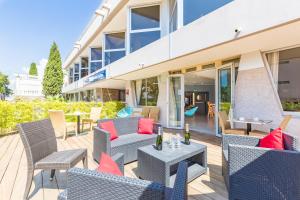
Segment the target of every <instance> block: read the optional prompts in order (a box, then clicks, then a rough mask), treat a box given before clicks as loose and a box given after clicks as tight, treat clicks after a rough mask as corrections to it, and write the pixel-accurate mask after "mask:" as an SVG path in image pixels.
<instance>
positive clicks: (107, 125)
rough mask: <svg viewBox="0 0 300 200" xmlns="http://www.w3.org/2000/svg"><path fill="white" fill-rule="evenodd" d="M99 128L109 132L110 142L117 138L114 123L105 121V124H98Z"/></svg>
mask: <svg viewBox="0 0 300 200" xmlns="http://www.w3.org/2000/svg"><path fill="white" fill-rule="evenodd" d="M99 128H101V129H103V130H105V131H107V132H109V134H110V141H112V140H114V139H117V138H118V133H117V130H116V128H115V125H114V122H113V121H106V122H101V123H100V124H99Z"/></svg>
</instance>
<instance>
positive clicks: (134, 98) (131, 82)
mask: <svg viewBox="0 0 300 200" xmlns="http://www.w3.org/2000/svg"><path fill="white" fill-rule="evenodd" d="M130 91H131V98H132V103H133V106H134V107H137V105H138V104H137V101H136V89H135V81H130Z"/></svg>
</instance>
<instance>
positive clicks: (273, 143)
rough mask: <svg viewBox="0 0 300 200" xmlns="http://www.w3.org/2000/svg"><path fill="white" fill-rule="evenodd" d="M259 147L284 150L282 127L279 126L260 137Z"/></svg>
mask: <svg viewBox="0 0 300 200" xmlns="http://www.w3.org/2000/svg"><path fill="white" fill-rule="evenodd" d="M259 147H264V148H271V149H278V150H284V144H283V136H282V130H281V128H277V129H275V130H274V131H272V132H271V133H269V134H268V135H267V136H265V137H264V138H262V139H260V142H259Z"/></svg>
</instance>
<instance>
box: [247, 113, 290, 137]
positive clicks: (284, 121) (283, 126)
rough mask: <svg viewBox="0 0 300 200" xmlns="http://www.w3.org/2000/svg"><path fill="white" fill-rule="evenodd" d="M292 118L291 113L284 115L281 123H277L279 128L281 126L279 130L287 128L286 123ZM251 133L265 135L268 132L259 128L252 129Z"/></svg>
mask: <svg viewBox="0 0 300 200" xmlns="http://www.w3.org/2000/svg"><path fill="white" fill-rule="evenodd" d="M291 119H292V116H291V115H286V116H285V117H284V118H283V120H282V121H281V123H280V124H279V128H281V130H283V131H285V130H286V128H287V125H288V123H289V122H290V120H291ZM250 134H251V135H257V134H258V135H266V134H268V133H267V132H263V131H259V130H253V131H251V132H250Z"/></svg>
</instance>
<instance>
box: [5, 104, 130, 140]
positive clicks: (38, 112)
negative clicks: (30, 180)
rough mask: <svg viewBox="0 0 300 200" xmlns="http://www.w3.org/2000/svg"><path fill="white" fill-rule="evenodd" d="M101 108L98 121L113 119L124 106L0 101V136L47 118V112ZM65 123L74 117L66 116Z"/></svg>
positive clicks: (87, 111)
mask: <svg viewBox="0 0 300 200" xmlns="http://www.w3.org/2000/svg"><path fill="white" fill-rule="evenodd" d="M101 106H103V109H102V113H101V116H99V118H100V119H102V118H115V117H116V114H117V112H118V111H119V110H121V109H122V108H123V107H124V104H123V103H121V102H117V101H111V102H106V103H104V105H103V104H102V103H97V102H64V101H62V100H61V99H55V100H46V101H39V100H36V101H16V102H7V101H0V136H1V135H6V134H8V133H10V132H12V131H15V130H16V125H17V124H18V123H24V122H31V121H36V120H41V119H45V118H48V117H49V114H48V111H49V110H63V111H64V112H65V113H74V112H76V111H80V112H86V113H90V111H91V107H101ZM66 120H67V121H76V117H75V116H66Z"/></svg>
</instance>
